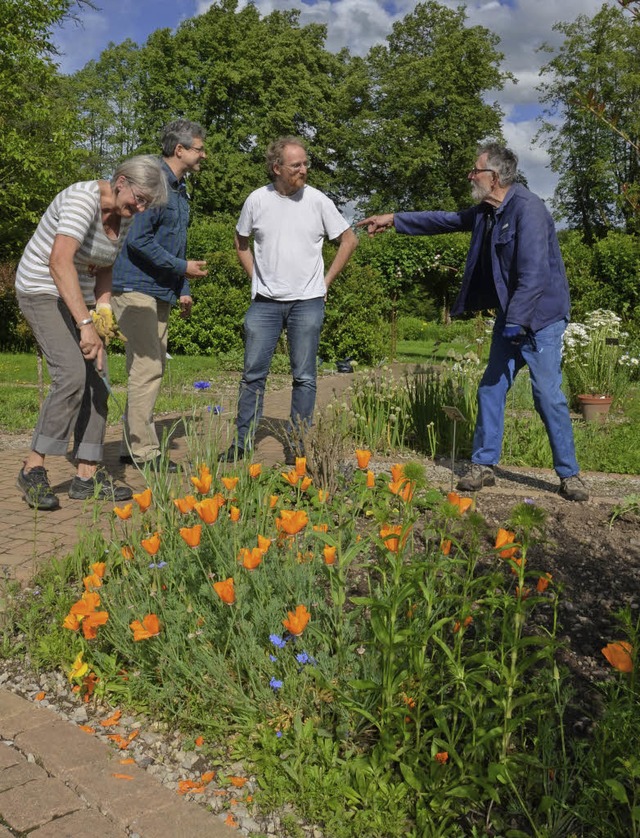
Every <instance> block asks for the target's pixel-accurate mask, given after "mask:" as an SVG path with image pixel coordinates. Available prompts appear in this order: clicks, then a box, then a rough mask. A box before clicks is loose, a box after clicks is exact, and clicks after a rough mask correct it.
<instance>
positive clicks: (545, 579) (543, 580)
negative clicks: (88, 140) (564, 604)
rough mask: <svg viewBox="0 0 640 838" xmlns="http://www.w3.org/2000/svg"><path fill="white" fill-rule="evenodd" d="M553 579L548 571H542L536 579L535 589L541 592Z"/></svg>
mask: <svg viewBox="0 0 640 838" xmlns="http://www.w3.org/2000/svg"><path fill="white" fill-rule="evenodd" d="M552 579H553V576H552V575H551V574H550V573H543V574H542V576H541V577H540V578H539V579H538V584H537V585H536V591H537V592H538V593H539V594H543V593H544V592H545V591H546V590H547V588H548V587H549V582H551V580H552Z"/></svg>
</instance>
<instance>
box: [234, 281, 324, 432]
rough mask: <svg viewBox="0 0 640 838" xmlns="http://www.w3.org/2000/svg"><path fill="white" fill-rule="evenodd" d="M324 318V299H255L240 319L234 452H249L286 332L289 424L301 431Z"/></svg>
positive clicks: (307, 419) (311, 400) (312, 394)
mask: <svg viewBox="0 0 640 838" xmlns="http://www.w3.org/2000/svg"><path fill="white" fill-rule="evenodd" d="M323 320H324V299H323V298H322V297H315V298H314V299H312V300H295V301H293V302H288V303H285V302H279V301H277V300H270V301H269V302H262V301H258V300H254V301H253V302H252V303H251V305H250V306H249V310H248V311H247V314H246V316H245V319H244V331H245V344H244V371H243V373H242V380H241V382H240V393H239V397H238V415H237V418H236V428H237V445H238V448H250V447H251V443H252V440H253V436H254V434H255V431H256V429H257V427H258V423H259V422H260V417H261V416H262V403H263V400H264V388H265V384H266V381H267V375H268V373H269V367H270V366H271V359H272V358H273V353H274V352H275V349H276V346H277V343H278V339H279V338H280V335H281V334H282V331H283V329H286V330H287V342H288V344H289V360H290V362H291V373H292V376H293V390H292V393H291V426H290V430H291V429H293V430H294V431H295V430H298V431H303V430H304V428H308V427H309V426H310V424H311V420H312V418H313V409H314V407H315V403H316V377H317V356H318V345H319V343H320V331H321V329H322V323H323Z"/></svg>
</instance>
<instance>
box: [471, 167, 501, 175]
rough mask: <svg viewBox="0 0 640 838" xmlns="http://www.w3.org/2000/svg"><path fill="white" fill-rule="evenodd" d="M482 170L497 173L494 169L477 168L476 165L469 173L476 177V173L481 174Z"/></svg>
mask: <svg viewBox="0 0 640 838" xmlns="http://www.w3.org/2000/svg"><path fill="white" fill-rule="evenodd" d="M481 172H491V173H492V174H494V175H495V174H496V172H495V170H494V169H477V168H476V167H475V166H474V167H473V169H470V170H469V174H470V175H471V176H472V177H475V176H476V175H479V174H480V173H481Z"/></svg>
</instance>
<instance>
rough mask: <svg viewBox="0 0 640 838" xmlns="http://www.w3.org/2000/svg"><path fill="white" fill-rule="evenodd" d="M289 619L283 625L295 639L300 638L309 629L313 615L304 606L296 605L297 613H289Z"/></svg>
mask: <svg viewBox="0 0 640 838" xmlns="http://www.w3.org/2000/svg"><path fill="white" fill-rule="evenodd" d="M287 614H288V617H289V618H288V619H287V620H283V621H282V625H283V626H284V627H285V628H286V630H287V631H288V632H289V634H292V635H293V636H294V637H299V636H300V635H301V634H302V632H303V631H304V630H305V628H306V627H307V623H308V622H309V620H310V619H311V614H309V612H308V611H307V609H306V606H304V605H296V610H295V611H287Z"/></svg>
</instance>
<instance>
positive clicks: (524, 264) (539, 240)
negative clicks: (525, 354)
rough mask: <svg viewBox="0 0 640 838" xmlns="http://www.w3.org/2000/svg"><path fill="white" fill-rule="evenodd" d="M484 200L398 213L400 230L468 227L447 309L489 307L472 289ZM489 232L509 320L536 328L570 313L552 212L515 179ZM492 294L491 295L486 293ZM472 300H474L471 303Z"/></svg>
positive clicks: (496, 279) (445, 230) (501, 299)
mask: <svg viewBox="0 0 640 838" xmlns="http://www.w3.org/2000/svg"><path fill="white" fill-rule="evenodd" d="M485 214H486V204H482V203H481V204H477V205H476V206H473V207H469V208H468V209H464V210H461V211H460V212H442V211H434V212H397V213H395V215H394V226H395V228H396V230H397V231H398V232H399V233H406V234H408V235H427V236H432V235H436V234H438V233H453V232H471V244H470V245H469V253H468V254H467V262H466V265H465V269H464V275H463V277H462V286H461V289H460V293H459V294H458V298H457V299H456V301H455V303H454V305H453V308H452V309H451V314H452V315H453V316H456V315H459V314H462V312H463V311H473V310H480V309H482V308H490V307H492V305H491V303H490V300H489V299H486V300H483V299H482V295H478V294H476V293H473V292H472V290H471V286H472V282H473V281H474V275H476V276H477V274H476V271H477V270H478V269H479V268H480V263H481V260H482V238H483V233H484V227H485ZM495 215H496V221H495V225H494V227H493V231H492V233H491V266H492V273H493V276H492V279H493V283H494V285H495V292H496V294H497V297H498V300H499V303H500V307H501V309H502V312H503V313H504V315H505V318H506V321H507V322H508V323H514V324H517V325H519V326H523V327H524V328H525V329H530V330H531V331H533V332H537V331H539V330H540V329H544V328H545V327H546V326H550V325H551V324H552V323H557V322H558V321H559V320H565V319H567V320H568V318H569V312H570V303H569V283H568V282H567V276H566V273H565V269H564V263H563V261H562V254H561V253H560V245H559V244H558V237H557V235H556V231H555V226H554V223H553V219H552V217H551V213H550V212H549V210H548V209H547V207H546V206H545V204H544V201H542V199H541V198H539V197H538V196H537V195H534V194H533V192H530V191H529V190H528V189H527V188H526V187H525V186H523V185H522V184H520V183H514V184H513V185H512V186H511V187H510V188H509V191H508V192H507V195H506V196H505V199H504V201H503V202H502V203H501V204H500V206H499V207H497V208H496V211H495ZM488 296H493V299H494V300H495V296H494V295H488ZM470 299H473V304H472V305H470Z"/></svg>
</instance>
